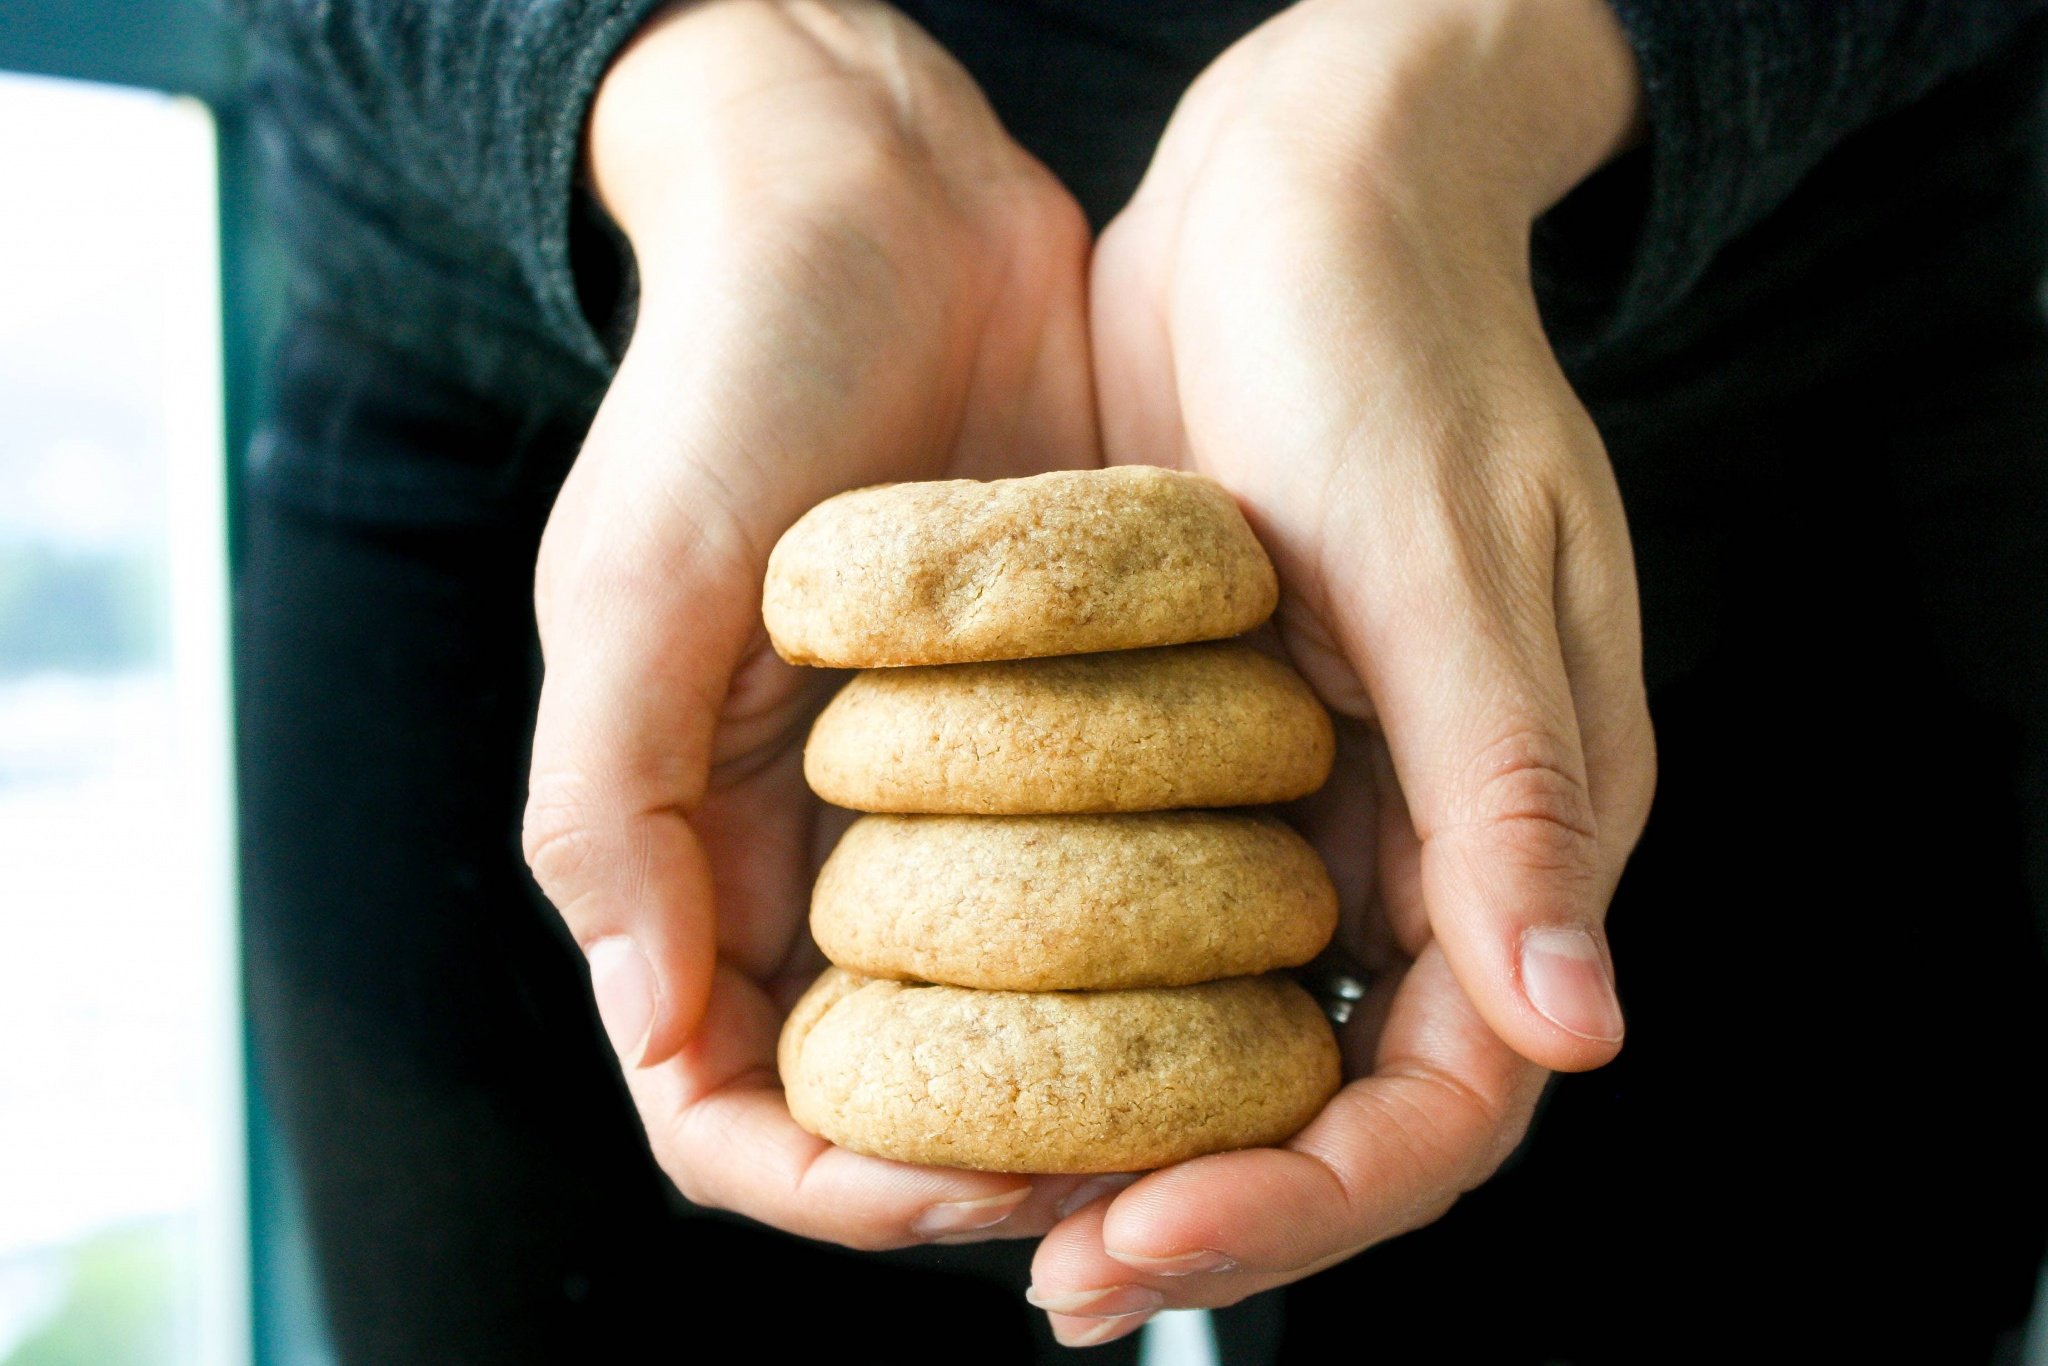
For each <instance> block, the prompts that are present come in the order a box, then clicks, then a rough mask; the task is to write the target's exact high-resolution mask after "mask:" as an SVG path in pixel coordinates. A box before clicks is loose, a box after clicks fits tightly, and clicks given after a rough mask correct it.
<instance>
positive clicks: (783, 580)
mask: <svg viewBox="0 0 2048 1366" xmlns="http://www.w3.org/2000/svg"><path fill="white" fill-rule="evenodd" d="M1277 595H1278V589H1277V584H1276V581H1275V578H1274V573H1273V567H1272V565H1271V563H1270V562H1269V561H1268V560H1267V558H1266V556H1265V553H1264V551H1263V550H1261V549H1260V547H1259V544H1258V542H1257V540H1256V539H1255V538H1254V537H1253V535H1252V532H1251V529H1250V527H1249V526H1247V525H1246V523H1245V521H1244V517H1243V515H1242V514H1241V513H1240V512H1239V511H1238V508H1237V505H1236V503H1235V502H1234V501H1233V500H1232V499H1231V498H1230V496H1229V495H1228V494H1227V493H1225V492H1224V491H1223V490H1222V489H1220V488H1218V487H1217V486H1216V485H1214V484H1212V483H1210V482H1209V481H1207V480H1204V479H1201V478H1198V477H1196V476H1192V475H1185V474H1178V473H1174V472H1170V471H1166V470H1158V469H1149V468H1143V467H1125V468H1119V469H1113V470H1092V471H1076V472H1065V473H1057V474H1045V475H1039V476H1036V477H1034V478H1029V479H1013V480H999V481H995V482H992V483H978V482H974V481H970V480H960V481H949V482H944V483H932V484H893V485H885V486H882V487H879V488H871V489H861V490H857V491H855V492H852V493H847V494H843V495H841V496H840V497H837V498H834V499H832V500H830V501H829V502H826V503H823V504H821V505H820V506H818V507H817V508H815V509H813V510H812V511H811V512H810V513H809V514H808V515H806V516H805V517H804V518H803V519H802V520H801V521H799V522H798V523H797V524H796V525H795V526H794V527H792V528H791V529H790V530H789V532H788V534H787V535H785V536H784V537H783V538H782V541H781V542H780V543H779V544H778V545H777V546H776V548H775V552H774V554H773V556H772V557H771V558H770V561H769V569H768V581H767V587H766V593H765V597H764V602H763V616H764V618H765V619H766V622H767V625H768V631H769V635H770V637H771V639H772V640H773V641H774V644H775V647H776V649H777V651H779V652H780V653H781V654H782V656H783V657H784V658H786V659H789V660H791V661H793V662H796V663H802V664H815V665H823V666H828V667H836V668H857V669H861V670H864V672H862V673H859V674H856V675H855V676H854V678H853V679H852V680H851V681H850V682H849V683H848V684H847V685H846V687H845V688H844V689H843V690H842V691H841V692H840V693H839V695H838V696H837V697H836V698H834V699H833V701H832V702H831V704H830V705H829V706H827V707H826V709H825V711H824V712H823V713H822V714H821V715H820V716H819V718H818V720H817V723H816V725H815V726H814V728H813V729H812V731H811V736H810V742H809V744H808V746H807V747H806V749H805V753H804V773H805V777H806V778H807V779H808V781H809V782H810V785H811V787H812V788H813V790H815V791H816V792H817V793H818V795H820V796H821V797H823V798H824V799H825V800H827V801H829V802H834V803H837V804H838V805H841V806H847V807H852V808H854V809H856V810H860V811H865V812H870V813H875V814H870V815H867V816H864V817H862V818H861V819H860V820H859V821H857V822H856V823H855V824H854V826H853V827H852V829H851V830H849V831H848V832H847V834H846V836H845V837H844V839H842V840H841V842H840V844H839V846H838V848H837V849H836V850H835V851H834V852H833V854H832V857H831V858H830V860H829V861H828V862H827V863H826V865H825V867H824V870H823V871H822V872H821V873H820V875H819V878H818V883H817V888H816V891H815V893H814V896H813V898H812V909H811V931H812V934H813V936H814V937H815V938H816V940H817V941H818V945H819V947H820V948H821V949H822V950H823V951H824V953H825V956H826V957H827V958H829V959H830V960H831V961H832V963H833V964H834V966H833V967H831V968H829V969H827V970H826V972H825V974H824V976H822V977H821V978H819V979H818V982H817V984H816V985H815V986H813V987H812V988H811V990H810V991H809V992H808V993H807V994H806V995H805V997H804V998H803V1000H802V1001H801V1002H799V1004H798V1005H797V1007H796V1009H795V1010H794V1011H793V1012H792V1013H791V1015H790V1018H789V1022H788V1024H787V1025H786V1026H785V1027H784V1030H783V1034H782V1041H781V1050H780V1057H779V1063H780V1067H781V1072H782V1078H783V1084H784V1086H785V1088H786V1089H787V1093H788V1097H789V1107H790V1112H791V1114H793V1115H794V1116H795V1117H796V1120H797V1122H798V1123H799V1124H801V1125H803V1126H804V1127H805V1128H806V1129H808V1130H810V1131H811V1132H812V1133H815V1134H818V1135H820V1136H822V1137H824V1138H827V1139H830V1140H831V1141H832V1142H834V1143H837V1144H840V1145H841V1146H844V1147H847V1148H852V1149H854V1150H856V1151H859V1152H865V1153H872V1154H875V1155H877V1156H882V1157H890V1158H895V1159H898V1160H901V1161H905V1162H918V1163H929V1164H934V1165H940V1166H951V1167H971V1168H977V1169H981V1170H986V1171H1011V1172H1041V1173H1059V1172H1074V1173H1079V1172H1117V1171H1138V1170H1144V1169H1147V1168H1151V1167H1157V1166H1163V1165H1165V1164H1167V1163H1170V1162H1177V1161H1180V1160H1182V1159H1184V1158H1188V1157H1194V1156H1197V1155H1199V1154H1201V1153H1206V1152H1216V1151H1220V1150H1223V1149H1228V1148H1240V1147H1249V1146H1255V1145H1260V1144H1269V1143H1276V1142H1279V1141H1280V1140H1282V1139H1285V1138H1287V1137H1289V1136H1290V1135H1292V1134H1293V1133H1294V1132H1296V1131H1297V1130H1298V1129H1300V1128H1301V1127H1302V1126H1303V1125H1304V1124H1306V1123H1307V1122H1308V1120H1309V1119H1310V1118H1312V1117H1313V1116H1314V1115H1315V1114H1316V1112H1317V1111H1319V1110H1320V1109H1321V1108H1322V1106H1323V1105H1324V1103H1325V1102H1326V1101H1328V1099H1329V1098H1330V1096H1331V1095H1332V1093H1334V1091H1335V1090H1336V1088H1337V1084H1338V1060H1337V1048H1336V1042H1335V1040H1334V1038H1333V1037H1332V1035H1331V1032H1330V1027H1329V1024H1328V1023H1327V1021H1326V1020H1325V1019H1324V1018H1323V1015H1322V1013H1321V1011H1320V1010H1319V1008H1318V1007H1317V1005H1316V1003H1315V1002H1314V1000H1313V999H1311V998H1310V996H1309V995H1308V994H1307V993H1306V992H1305V991H1303V990H1302V989H1301V988H1300V987H1299V986H1297V985H1295V983H1294V982H1293V981H1291V980H1290V979H1289V978H1287V977H1286V976H1284V975H1281V974H1280V973H1279V972H1278V971H1277V970H1278V969H1282V968H1287V967H1293V966H1296V965H1299V964H1302V963H1305V962H1307V961H1308V960H1309V959H1310V958H1312V957H1314V956H1315V954H1316V953H1317V952H1318V951H1319V950H1321V948H1322V947H1323V945H1324V944H1325V943H1327V942H1328V940H1329V938H1330V935H1331V933H1332V931H1333V929H1334V928H1335V924H1336V914H1337V905H1336V901H1337V899H1336V893H1335V892H1334V890H1333V889H1332V887H1331V885H1330V879H1329V876H1328V874H1327V873H1326V872H1325V871H1324V869H1323V866H1322V864H1321V861H1320V860H1319V859H1318V858H1317V856H1316V854H1315V852H1314V851H1313V850H1312V849H1311V848H1309V846H1308V845H1307V844H1306V843H1305V842H1304V841H1303V840H1302V839H1301V837H1300V836H1298V835H1296V834H1295V833H1294V832H1293V831H1292V830H1291V829H1289V828H1288V827H1287V826H1286V825H1284V824H1282V823H1281V822H1279V821H1277V820H1275V819H1273V818H1272V817H1270V816H1267V815H1262V814H1258V813H1255V812H1248V811H1242V810H1229V809H1216V808H1241V807H1249V806H1257V805H1262V804H1265V803H1271V802H1281V801H1288V800H1291V799H1293V798H1295V797H1300V796H1303V795H1305V794H1307V793H1309V792H1311V791H1313V790H1314V789H1315V788H1317V787H1319V786H1321V784H1322V782H1323V780H1324V779H1325V778H1326V777H1327V776H1328V774H1329V770H1330V763H1331V756H1332V749H1333V739H1332V733H1331V726H1330V720H1329V716H1328V715H1327V713H1325V712H1324V710H1323V708H1322V706H1321V705H1320V704H1319V703H1318V702H1317V700H1316V698H1315V696H1314V694H1313V693H1311V692H1310V690H1309V688H1308V686H1307V685H1306V684H1305V683H1304V682H1303V681H1302V680H1301V678H1300V677H1299V676H1298V675H1296V674H1295V673H1294V672H1293V671H1292V670H1290V669H1289V668H1288V667H1287V666H1286V665H1284V664H1281V663H1279V662H1277V661H1275V660H1273V659H1272V658H1270V657H1268V656H1266V655H1264V654H1260V653H1258V652H1257V651H1255V650H1253V649H1251V648H1249V647H1248V646H1245V645H1243V644H1239V643H1236V642H1231V641H1226V640H1222V639H1221V638H1223V637H1228V636H1234V635H1238V634H1240V633H1242V632H1244V631H1247V630H1250V629H1251V628H1252V627H1254V626H1256V625H1258V624H1259V623H1260V622H1262V621H1264V620H1265V619H1266V617H1268V616H1269V615H1270V614H1271V613H1272V611H1273V608H1274V604H1275V602H1276V600H1277ZM1201 642H1208V643H1201Z"/></svg>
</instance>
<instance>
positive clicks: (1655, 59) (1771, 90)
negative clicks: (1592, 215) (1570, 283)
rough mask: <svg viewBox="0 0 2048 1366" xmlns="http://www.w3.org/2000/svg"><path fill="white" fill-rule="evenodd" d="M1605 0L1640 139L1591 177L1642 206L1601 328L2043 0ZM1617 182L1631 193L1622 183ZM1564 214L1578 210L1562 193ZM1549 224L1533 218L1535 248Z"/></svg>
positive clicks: (1984, 52)
mask: <svg viewBox="0 0 2048 1366" xmlns="http://www.w3.org/2000/svg"><path fill="white" fill-rule="evenodd" d="M1611 3H1612V4H1613V7H1614V10H1615V13H1616V14H1617V15H1618V16H1619V18H1620V20H1621V23H1622V27H1623V28H1624V29H1625V30H1626V31H1627V34H1628V38H1629V41H1630V43H1631V45H1632V46H1633V47H1634V49H1635V53H1636V57H1637V62H1638V65H1639V67H1640V70H1641V73H1642V82H1643V112H1644V117H1645V122H1646V140H1647V145H1646V146H1645V147H1643V148H1641V149H1639V150H1638V151H1637V152H1635V153H1633V154H1632V155H1631V156H1630V157H1629V158H1628V159H1627V162H1628V164H1626V165H1623V166H1618V167H1616V168H1613V170H1614V174H1612V175H1608V176H1606V177H1605V179H1606V180H1607V181H1608V182H1609V183H1608V184H1606V185H1604V186H1601V187H1598V188H1596V189H1595V194H1596V196H1600V197H1601V198H1602V200H1603V202H1604V203H1606V204H1608V205H1609V206H1612V205H1613V204H1614V203H1615V202H1616V201H1617V200H1621V201H1627V200H1633V201H1634V202H1635V204H1636V206H1637V212H1636V213H1635V215H1634V216H1633V217H1634V221H1633V223H1632V224H1631V225H1630V226H1631V228H1632V231H1631V232H1630V233H1629V241H1628V243H1627V244H1626V245H1620V244H1615V245H1619V246H1620V250H1619V255H1618V257H1613V258H1610V277H1609V278H1608V279H1607V280H1606V281H1605V282H1604V287H1603V288H1602V289H1600V291H1599V294H1600V296H1601V297H1600V299H1599V307H1598V308H1597V310H1592V311H1594V312H1596V313H1597V326H1594V327H1592V328H1591V329H1590V330H1592V331H1595V332H1597V333H1598V334H1600V335H1601V336H1603V337H1604V338H1606V339H1610V340H1611V339H1613V338H1615V337H1617V336H1620V335H1624V334H1627V333H1629V332H1632V331H1634V330H1636V329H1637V328H1639V327H1640V326H1642V325H1644V324H1646V323H1648V322H1650V321H1653V320H1654V319H1655V318H1657V317H1658V316H1659V315H1661V314H1662V313H1664V312H1665V311H1666V310H1667V309H1669V308H1670V307H1671V306H1672V304H1674V303H1675V302H1676V301H1678V300H1679V299H1681V298H1683V297H1684V296H1685V294H1686V293H1687V292H1688V291H1689V290H1690V289H1691V288H1692V286H1693V285H1694V284H1695V283H1697V282H1698V280H1699V278H1700V277H1701V275H1702V274H1703V273H1704V272H1705V271H1706V269H1707V267H1708V266H1709V265H1710V264H1711V263H1712V261H1713V259H1714V257H1715V255H1716V253H1718V252H1719V251H1720V250H1721V248H1722V247H1724V246H1725V245H1727V244H1728V243H1729V242H1730V241H1731V240H1733V239H1734V238H1735V237H1737V236H1738V235H1740V234H1741V233H1743V232H1744V231H1745V230H1747V229H1748V228H1750V227H1752V226H1754V225H1755V224H1756V223H1757V222H1758V221H1759V220H1761V219H1763V218H1764V217H1765V216H1766V215H1768V214H1769V213H1770V212H1771V211H1772V210H1773V209H1775V208H1776V207H1777V206H1778V205H1779V204H1781V203H1782V202H1783V201H1784V200H1785V199H1786V197H1787V196H1789V195H1790V194H1791V193H1792V191H1793V190H1794V189H1795V188H1797V186H1798V185H1799V183H1800V181H1801V180H1802V179H1804V178H1805V177H1806V175H1807V174H1808V173H1809V172H1811V171H1812V170H1813V169H1814V168H1815V166H1817V165H1818V164H1819V163H1820V162H1821V160H1822V159H1823V158H1824V157H1826V156H1827V155H1828V153H1829V152H1830V151H1831V150H1833V149H1834V148H1835V147H1836V146H1837V145H1839V144H1840V143H1841V142H1842V141H1843V140H1844V139H1846V138H1848V137H1849V136H1850V135H1851V134H1853V133H1855V132H1856V131H1857V130H1858V129H1859V128H1861V127H1863V126H1864V125H1865V124H1867V123H1869V122H1871V121H1872V120H1873V119H1876V118H1878V117H1880V116H1882V115H1884V114H1887V113H1889V112H1891V111H1893V110H1895V109H1899V108H1901V107H1903V106H1905V105H1907V104H1909V103H1911V102H1912V101H1914V100H1916V99H1918V98H1919V97H1920V96H1922V95H1924V94H1925V93H1927V92H1928V91H1929V90H1930V89H1932V88H1933V87H1934V86H1935V85H1937V84H1939V83H1940V82H1941V81H1943V80H1944V79H1946V78H1948V77H1950V76H1953V75H1955V74H1957V73H1959V72H1962V71H1964V70H1966V69H1968V68H1969V67H1971V66H1973V65H1975V64H1977V63H1979V62H1981V61H1983V60H1984V59H1985V58H1987V57H1988V56H1990V55H1991V54H1992V53H1993V52H1994V51H1995V50H1996V49H1997V48H1998V47H1999V46H2000V45H2001V44H2002V43H2004V42H2005V41H2006V40H2008V39H2009V38H2011V37H2012V35H2013V34H2014V33H2015V31H2016V30H2018V29H2019V28H2020V27H2021V26H2022V25H2023V24H2024V23H2025V22H2026V21H2027V20H2028V19H2029V18H2031V17H2033V16H2036V15H2038V14H2040V13H2042V12H2043V10H2044V9H2048V3H2044V0H1731V2H1730V3H1726V4H1707V5H1702V4H1699V3H1697V2H1696V0H1611ZM1596 179H1599V178H1596ZM1616 182H1618V183H1619V184H1620V185H1624V186H1627V187H1628V190H1627V192H1625V193H1622V194H1619V195H1617V194H1616V193H1615V190H1616ZM1603 191H1604V194H1603V193H1602V192H1603ZM1559 216H1560V217H1562V218H1564V219H1565V220H1566V221H1567V222H1569V223H1570V224H1571V225H1572V226H1573V227H1575V228H1576V227H1582V226H1585V225H1586V219H1585V218H1584V217H1583V216H1575V215H1574V214H1573V209H1572V205H1571V201H1569V200H1567V202H1566V205H1565V206H1563V209H1562V214H1561V215H1559ZM1559 235H1561V234H1560V233H1559V232H1557V231H1555V230H1553V231H1552V232H1551V233H1550V236H1551V238H1553V239H1555V238H1556V237H1558V236H1559ZM1544 237H1545V235H1544V233H1543V232H1541V231H1540V230H1539V237H1538V250H1539V257H1540V255H1541V253H1542V250H1543V246H1544ZM1540 266H1541V262H1540V260H1539V269H1540ZM1590 302H1591V301H1590V300H1581V301H1580V303H1581V304H1582V305H1584V304H1588V303H1590ZM1581 311H1582V312H1585V311H1587V310H1585V309H1584V308H1582V309H1581ZM1585 321H1586V322H1587V323H1588V324H1592V323H1594V321H1595V319H1594V318H1593V317H1587V318H1585Z"/></svg>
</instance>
